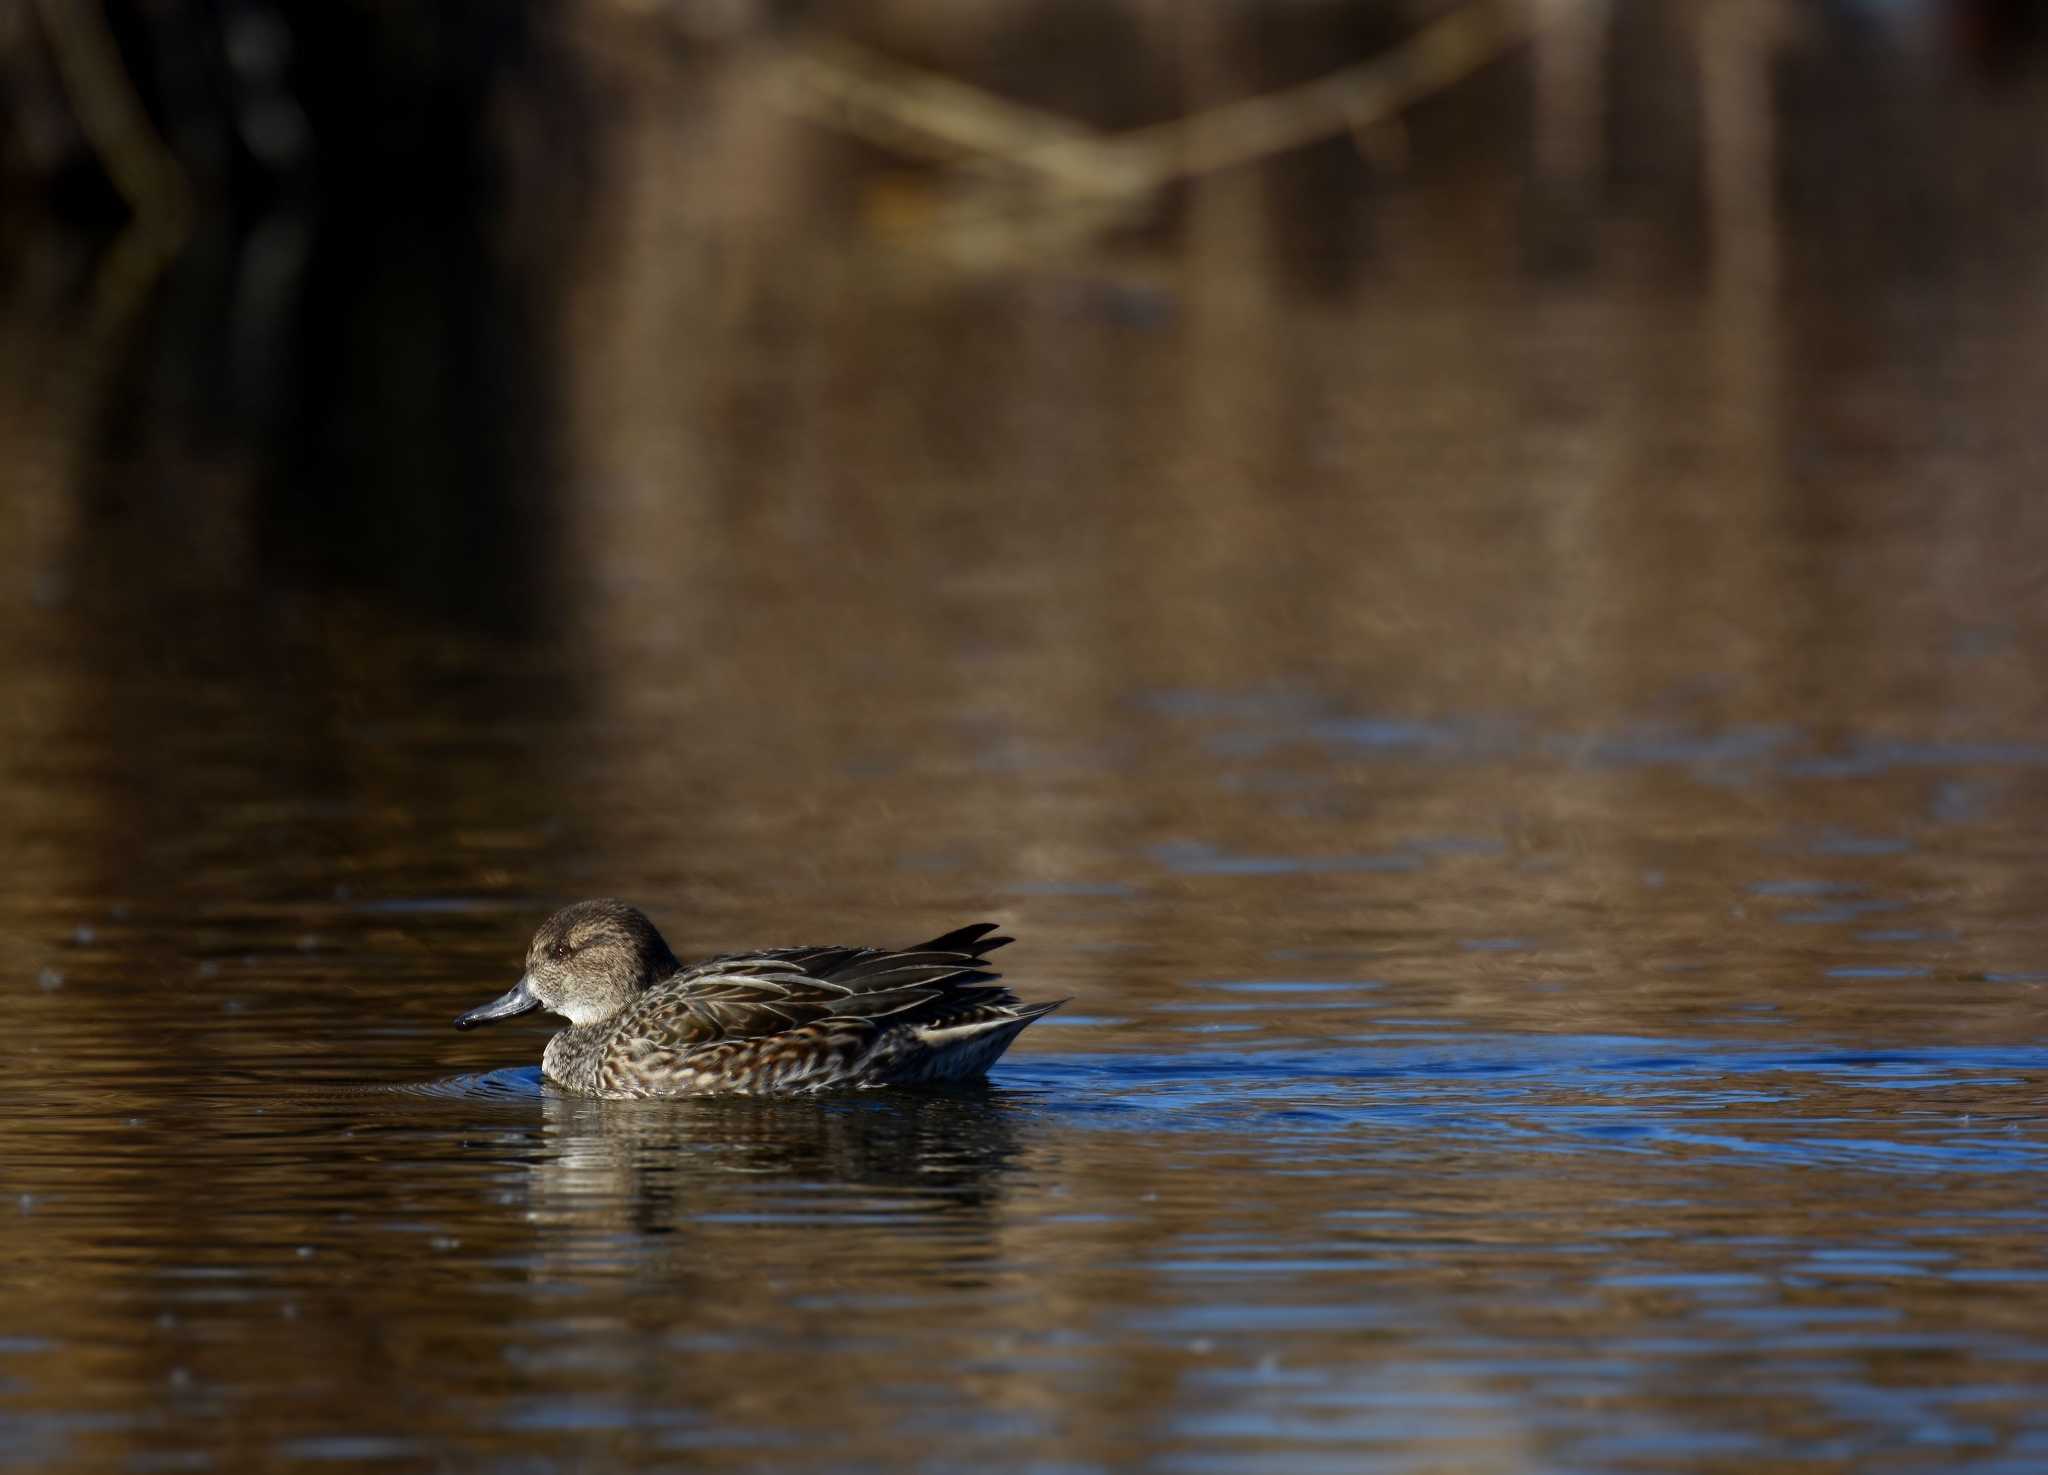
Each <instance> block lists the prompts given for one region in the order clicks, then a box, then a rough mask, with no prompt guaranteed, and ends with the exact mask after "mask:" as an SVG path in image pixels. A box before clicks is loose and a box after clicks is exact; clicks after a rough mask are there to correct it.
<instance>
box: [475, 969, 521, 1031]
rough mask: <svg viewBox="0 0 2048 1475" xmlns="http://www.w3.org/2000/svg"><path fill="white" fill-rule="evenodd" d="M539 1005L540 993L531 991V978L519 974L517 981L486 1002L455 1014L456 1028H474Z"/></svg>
mask: <svg viewBox="0 0 2048 1475" xmlns="http://www.w3.org/2000/svg"><path fill="white" fill-rule="evenodd" d="M539 1007H540V995H539V994H537V993H535V992H534V991H533V980H532V979H531V978H528V977H526V976H524V975H521V977H520V979H519V982H517V983H515V984H513V985H512V987H511V988H510V989H509V990H507V991H506V992H505V993H502V994H500V995H499V996H498V997H497V998H495V999H493V1000H491V1001H490V1003H488V1004H480V1005H478V1006H477V1007H476V1008H474V1009H472V1010H470V1011H469V1012H468V1013H467V1014H461V1015H458V1016H456V1020H455V1027H456V1028H457V1029H475V1028H476V1027H477V1026H478V1025H479V1024H489V1023H490V1022H491V1021H492V1020H493V1019H510V1018H511V1017H512V1016H513V1015H515V1014H525V1013H528V1012H529V1011H531V1010H534V1009H538V1008H539Z"/></svg>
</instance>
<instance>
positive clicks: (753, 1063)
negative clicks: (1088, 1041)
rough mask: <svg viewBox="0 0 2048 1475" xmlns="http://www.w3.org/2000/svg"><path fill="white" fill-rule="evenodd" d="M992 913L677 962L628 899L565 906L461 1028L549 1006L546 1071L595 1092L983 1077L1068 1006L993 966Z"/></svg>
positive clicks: (770, 1088)
mask: <svg viewBox="0 0 2048 1475" xmlns="http://www.w3.org/2000/svg"><path fill="white" fill-rule="evenodd" d="M994 931H995V925H994V924H993V923H990V922H982V923H977V924H976V925H974V926H971V927H962V928H960V929H959V930H958V931H956V932H949V933H946V934H945V935H944V936H942V937H935V938H933V939H932V940H931V941H930V942H924V943H919V944H917V945H916V946H914V947H909V948H903V949H900V950H891V949H886V948H867V947H789V948H771V949H767V950H765V951H762V952H754V953H732V954H728V955H726V956H723V957H716V958H708V959H706V960H704V961H703V962H700V963H693V964H689V965H687V966H685V965H682V964H679V963H678V962H677V961H676V958H675V955H674V954H673V953H672V952H670V951H669V947H668V944H667V943H666V942H664V941H663V940H662V937H661V934H660V932H658V931H657V930H656V929H655V927H654V924H653V923H652V922H650V921H648V920H647V918H646V917H645V916H644V915H643V914H642V913H641V912H640V911H638V910H637V909H636V908H634V907H631V906H628V905H627V904H626V903H624V902H621V901H611V900H603V901H586V902H578V903H577V904H576V905H575V906H571V907H564V908H563V909H562V910H561V911H559V912H557V913H555V915H554V916H552V917H550V918H548V920H547V921H546V922H544V923H543V924H542V925H541V928H540V930H539V931H538V932H537V933H535V934H534V939H533V944H532V946H531V947H530V948H528V950H527V969H526V976H525V977H523V978H522V979H520V981H519V983H518V984H517V985H516V986H515V987H514V988H513V989H512V991H511V992H510V993H508V994H506V995H505V996H504V997H503V998H500V999H498V1000H496V1001H495V1002H493V1003H491V1004H487V1005H484V1006H483V1007H482V1008H479V1009H475V1010H472V1011H470V1012H469V1013H468V1014H465V1015H464V1016H462V1018H460V1019H458V1020H457V1021H456V1024H457V1026H458V1027H459V1028H467V1027H468V1026H469V1025H472V1024H478V1023H482V1022H484V1021H486V1020H489V1019H494V1018H503V1017H506V1016H509V1015H512V1014H520V1013H524V1012H526V1011H527V1010H528V1009H533V1008H544V1009H550V1010H552V1011H554V1012H555V1013H557V1014H561V1015H562V1016H564V1017H565V1018H567V1019H568V1020H569V1021H570V1027H569V1028H568V1029H565V1030H563V1031H561V1032H560V1033H559V1034H557V1035H556V1036H555V1037H554V1038H553V1039H551V1040H549V1041H548V1045H547V1050H546V1053H545V1055H544V1056H543V1057H542V1068H543V1069H544V1070H545V1072H546V1073H547V1076H548V1078H549V1079H550V1080H553V1081H555V1082H557V1083H558V1084H560V1085H562V1086H565V1087H567V1088H569V1089H570V1090H573V1091H579V1092H583V1093H585V1094H587V1095H592V1096H606V1097H618V1098H625V1097H640V1096H690V1095H701V1094H707V1093H714V1092H732V1093H742V1094H749V1095H762V1094H785V1093H794V1092H805V1091H819V1090H826V1089H832V1088H836V1087H851V1086H888V1085H908V1084H914V1083H919V1082H931V1081H953V1080H966V1079H972V1078H974V1077H976V1076H980V1075H982V1074H984V1073H985V1072H986V1071H987V1070H988V1068H989V1066H990V1065H991V1064H993V1063H994V1062H995V1060H996V1058H997V1057H998V1056H1000V1055H1001V1054H1002V1053H1003V1051H1004V1050H1005V1049H1007V1048H1008V1047H1009V1044H1010V1042H1011V1041H1012V1040H1014V1039H1015V1038H1016V1037H1017V1035H1018V1034H1019V1033H1020V1032H1021V1031H1022V1030H1023V1029H1024V1028H1025V1026H1027V1025H1028V1024H1030V1023H1031V1021H1032V1020H1034V1019H1037V1018H1039V1017H1040V1016H1041V1015H1044V1014H1046V1013H1049V1012H1050V1011H1051V1010H1053V1009H1056V1008H1058V1007H1059V1003H1060V1002H1064V1001H1063V1000H1062V1001H1058V1002H1055V1003H1046V1004H1021V1003H1019V1001H1018V999H1017V996H1016V995H1015V994H1013V993H1011V992H1010V991H1009V990H1008V989H1007V988H1004V987H1002V986H1001V985H1000V984H999V983H998V982H997V978H998V975H997V974H995V973H992V972H990V971H988V969H987V967H986V966H985V960H986V956H987V954H989V953H991V952H993V951H994V950H995V949H997V948H999V947H1001V946H1003V945H1004V944H1005V943H1007V942H1009V941H1010V940H1011V939H1009V938H1007V937H992V936H990V935H989V934H991V933H993V932H994Z"/></svg>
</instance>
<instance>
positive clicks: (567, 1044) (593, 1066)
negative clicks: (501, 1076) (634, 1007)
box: [540, 1019, 612, 1094]
mask: <svg viewBox="0 0 2048 1475" xmlns="http://www.w3.org/2000/svg"><path fill="white" fill-rule="evenodd" d="M611 1030H612V1021H611V1020H609V1019H607V1020H605V1021H603V1022H602V1023H599V1024H575V1025H571V1026H570V1027H569V1028H567V1029H565V1030H563V1031H562V1032H561V1033H559V1034H557V1035H556V1036H555V1037H554V1038H553V1039H551V1040H549V1041H548V1047H547V1049H546V1050H545V1051H543V1052H542V1054H541V1057H540V1068H541V1071H542V1073H543V1074H545V1075H546V1076H547V1078H548V1079H549V1080H551V1081H553V1082H554V1083H555V1084H556V1085H559V1086H567V1087H568V1088H569V1089H570V1090H571V1091H587V1092H590V1093H592V1094H596V1092H597V1090H598V1073H599V1071H600V1070H601V1069H602V1068H603V1066H604V1047H605V1039H606V1037H607V1036H608V1035H610V1034H611Z"/></svg>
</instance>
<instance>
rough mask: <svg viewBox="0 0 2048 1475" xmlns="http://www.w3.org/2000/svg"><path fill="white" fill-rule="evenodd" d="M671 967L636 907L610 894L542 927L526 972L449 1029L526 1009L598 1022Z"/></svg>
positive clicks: (672, 956) (658, 937) (671, 961)
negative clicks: (503, 990)
mask: <svg viewBox="0 0 2048 1475" xmlns="http://www.w3.org/2000/svg"><path fill="white" fill-rule="evenodd" d="M675 971H676V957H675V954H674V953H672V952H670V951H669V950H668V944H667V943H666V942H663V941H662V939H661V934H660V933H659V932H657V931H656V930H655V927H654V924H653V923H652V922H650V921H648V920H647V917H646V914H645V913H643V912H642V911H641V910H640V909H639V908H638V907H633V906H628V905H627V904H626V903H625V902H623V901H615V900H613V899H611V898H609V897H606V898H604V899H603V900H600V901H579V902H577V903H576V905H574V906H569V907H563V908H562V909H561V910H560V911H559V912H556V913H555V914H554V915H553V916H552V917H550V918H548V919H547V921H545V922H543V923H541V924H540V931H538V932H536V933H534V934H533V944H532V946H530V947H528V948H527V950H526V974H525V976H524V977H522V978H521V979H520V980H519V982H517V983H515V984H513V985H512V987H511V989H510V990H509V991H508V992H507V993H505V994H503V995H501V996H500V997H498V998H495V999H493V1000H491V1002H490V1003H488V1004H484V1005H481V1006H479V1007H478V1008H475V1009H472V1010H470V1011H469V1012H468V1013H467V1014H464V1015H462V1016H461V1017H460V1018H458V1019H457V1020H456V1021H455V1027H456V1028H457V1029H473V1028H475V1027H476V1026H477V1025H479V1024H488V1023H490V1021H492V1020H493V1019H510V1018H511V1017H512V1016H513V1015H515V1014H524V1013H526V1012H527V1011H528V1010H531V1009H546V1010H549V1011H550V1012H552V1013H555V1014H559V1015H561V1016H562V1017H563V1018H564V1019H566V1020H568V1021H569V1022H570V1023H571V1024H602V1023H603V1022H604V1021H605V1020H607V1019H610V1018H611V1017H612V1016H613V1015H614V1014H617V1013H618V1012H619V1011H620V1010H621V1009H624V1008H625V1007H626V1006H627V1005H628V1004H630V1003H632V1002H633V1000H634V998H635V997H636V996H637V995H638V994H639V993H640V992H641V991H642V990H643V989H645V988H647V987H648V986H649V985H651V984H653V983H656V982H658V981H660V980H661V979H663V978H666V977H667V976H668V975H669V974H671V973H673V972H675Z"/></svg>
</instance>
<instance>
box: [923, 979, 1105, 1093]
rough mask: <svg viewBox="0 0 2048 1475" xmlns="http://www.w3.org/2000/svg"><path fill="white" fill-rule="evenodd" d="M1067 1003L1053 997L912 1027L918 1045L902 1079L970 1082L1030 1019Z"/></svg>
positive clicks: (1015, 1036)
mask: <svg viewBox="0 0 2048 1475" xmlns="http://www.w3.org/2000/svg"><path fill="white" fill-rule="evenodd" d="M1066 1002H1067V1000H1065V999H1054V1000H1052V1001H1051V1002H1050V1003H1045V1004H1016V1005H1010V1006H1006V1007H1003V1008H992V1009H983V1010H977V1011H976V1012H975V1013H974V1014H973V1015H971V1016H969V1017H967V1018H964V1019H953V1020H948V1021H946V1022H944V1023H940V1024H926V1025H916V1026H913V1028H914V1030H915V1032H916V1036H917V1042H918V1044H919V1046H920V1047H921V1048H920V1049H919V1051H918V1055H917V1059H916V1060H915V1061H913V1062H911V1063H909V1068H908V1070H907V1072H906V1075H905V1079H911V1080H919V1081H971V1080H973V1079H975V1078H976V1077H978V1076H983V1075H986V1074H987V1073H988V1068H989V1067H990V1066H991V1065H994V1064H995V1063H996V1061H997V1060H999V1059H1001V1058H1002V1054H1003V1052H1004V1051H1005V1050H1007V1049H1009V1048H1010V1042H1011V1041H1012V1040H1014V1039H1016V1038H1017V1036H1018V1035H1020V1034H1022V1033H1023V1032H1024V1030H1025V1028H1026V1027H1027V1026H1028V1025H1029V1024H1030V1023H1031V1022H1032V1021H1033V1020H1036V1019H1042V1018H1044V1017H1045V1016H1046V1015H1048V1014H1050V1013H1052V1011H1053V1010H1055V1009H1057V1008H1059V1006H1060V1005H1062V1004H1064V1003H1066Z"/></svg>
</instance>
